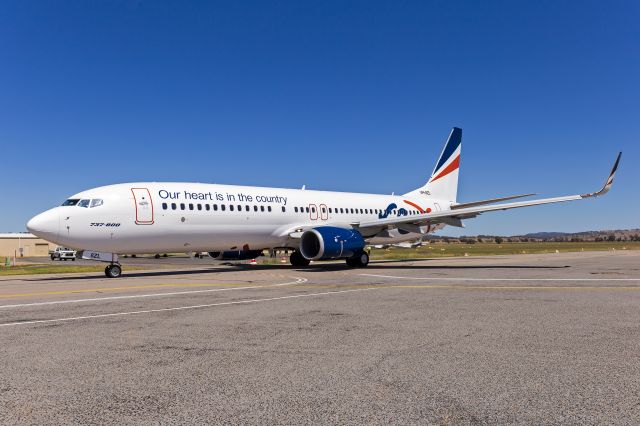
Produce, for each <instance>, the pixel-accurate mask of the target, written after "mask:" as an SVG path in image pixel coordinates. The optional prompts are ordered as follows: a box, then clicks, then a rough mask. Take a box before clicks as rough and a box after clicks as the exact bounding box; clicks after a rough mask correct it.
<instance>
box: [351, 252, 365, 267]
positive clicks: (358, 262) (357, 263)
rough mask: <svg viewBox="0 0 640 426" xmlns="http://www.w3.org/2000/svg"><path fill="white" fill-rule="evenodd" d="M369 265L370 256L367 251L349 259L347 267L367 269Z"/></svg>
mask: <svg viewBox="0 0 640 426" xmlns="http://www.w3.org/2000/svg"><path fill="white" fill-rule="evenodd" d="M368 264H369V255H368V254H367V252H366V251H363V252H362V253H360V254H358V255H356V256H354V257H351V258H349V259H347V266H350V267H352V268H365V267H366V266H367V265H368Z"/></svg>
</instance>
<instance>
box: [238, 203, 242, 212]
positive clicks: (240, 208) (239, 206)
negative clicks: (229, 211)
mask: <svg viewBox="0 0 640 426" xmlns="http://www.w3.org/2000/svg"><path fill="white" fill-rule="evenodd" d="M238 211H239V212H240V213H242V206H241V205H240V204H238Z"/></svg>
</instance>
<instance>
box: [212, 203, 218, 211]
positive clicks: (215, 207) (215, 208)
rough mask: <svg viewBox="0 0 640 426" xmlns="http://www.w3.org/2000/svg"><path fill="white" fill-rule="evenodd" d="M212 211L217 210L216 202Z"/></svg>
mask: <svg viewBox="0 0 640 426" xmlns="http://www.w3.org/2000/svg"><path fill="white" fill-rule="evenodd" d="M213 211H216V212H217V211H218V205H217V204H214V205H213Z"/></svg>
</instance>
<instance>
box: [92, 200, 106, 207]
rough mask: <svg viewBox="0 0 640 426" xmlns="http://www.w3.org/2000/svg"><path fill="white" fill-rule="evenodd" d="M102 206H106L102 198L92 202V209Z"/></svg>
mask: <svg viewBox="0 0 640 426" xmlns="http://www.w3.org/2000/svg"><path fill="white" fill-rule="evenodd" d="M102 204H104V202H103V201H102V199H100V198H94V199H93V200H91V207H92V208H93V207H98V206H101V205H102Z"/></svg>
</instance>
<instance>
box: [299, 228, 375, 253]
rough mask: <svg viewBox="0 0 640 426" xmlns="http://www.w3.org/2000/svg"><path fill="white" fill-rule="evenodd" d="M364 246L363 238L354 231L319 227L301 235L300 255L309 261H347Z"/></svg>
mask: <svg viewBox="0 0 640 426" xmlns="http://www.w3.org/2000/svg"><path fill="white" fill-rule="evenodd" d="M364 246H365V243H364V238H362V235H360V233H359V232H358V231H356V230H355V229H345V228H336V227H335V226H319V227H317V228H313V229H309V230H308V231H305V232H304V233H303V234H302V237H301V239H300V254H302V256H304V257H305V258H307V259H309V260H328V259H347V258H350V257H353V256H355V255H357V254H358V253H360V252H362V250H363V249H364Z"/></svg>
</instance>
